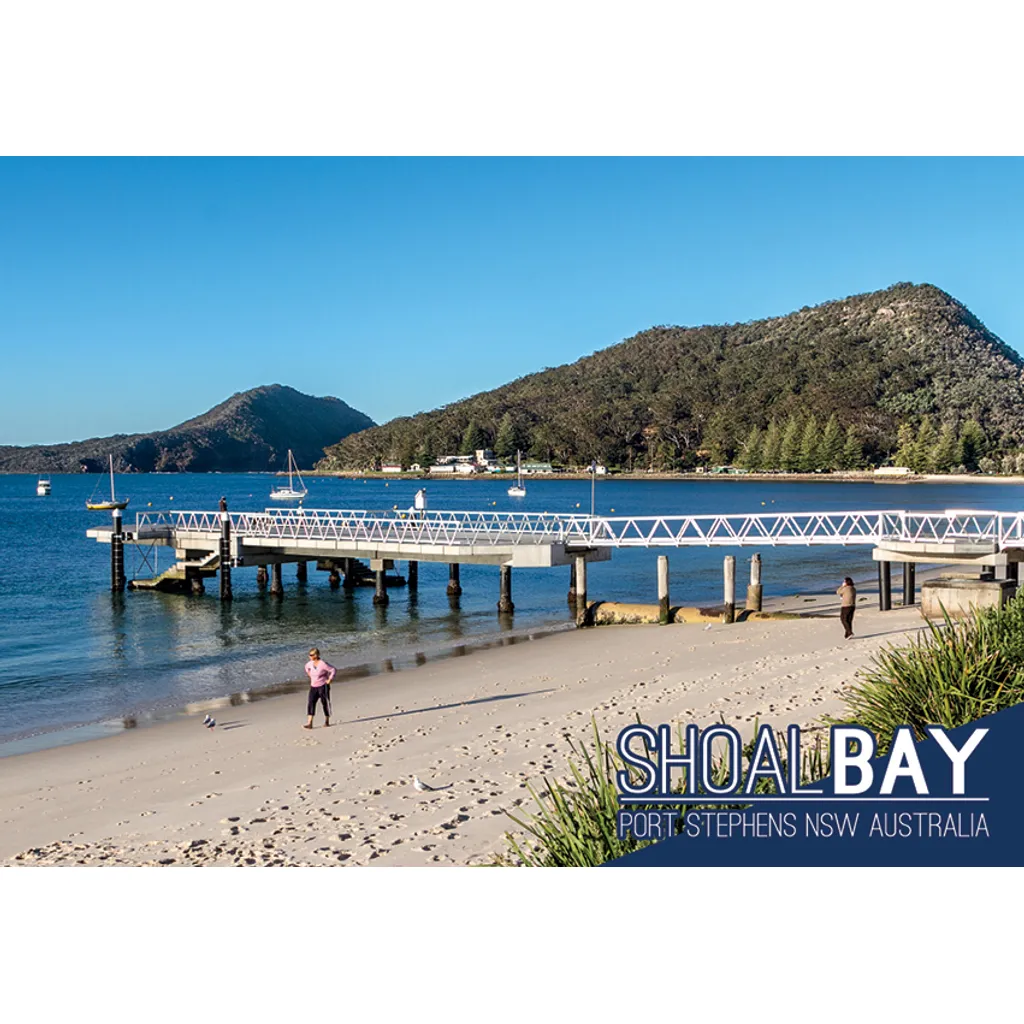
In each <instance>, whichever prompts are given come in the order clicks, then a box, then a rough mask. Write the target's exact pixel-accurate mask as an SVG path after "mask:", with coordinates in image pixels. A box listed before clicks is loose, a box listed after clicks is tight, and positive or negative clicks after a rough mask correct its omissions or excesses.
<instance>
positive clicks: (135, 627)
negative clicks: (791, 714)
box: [0, 474, 1024, 753]
mask: <svg viewBox="0 0 1024 1024" xmlns="http://www.w3.org/2000/svg"><path fill="white" fill-rule="evenodd" d="M274 482H275V478H273V477H270V476H262V475H243V474H237V475H226V474H225V475H219V474H218V475H164V474H144V475H135V476H130V477H120V478H118V491H119V493H120V492H121V491H123V492H124V493H125V494H126V495H128V496H130V497H131V505H130V506H129V509H128V511H127V512H126V525H129V528H130V525H131V524H132V523H133V521H134V513H135V512H137V511H141V510H144V509H146V508H147V507H149V505H150V503H151V504H152V508H153V509H167V508H172V509H173V508H177V509H204V510H205V509H215V508H216V505H217V500H218V499H219V497H220V496H221V495H222V494H223V495H225V496H226V497H227V499H228V502H229V505H230V507H231V509H232V510H234V511H243V510H256V509H262V508H265V507H266V506H267V505H268V504H269V503H270V502H269V499H268V497H267V495H268V494H269V491H270V489H271V486H272V485H273V483H274ZM307 483H308V486H309V489H310V494H309V498H308V499H307V501H306V507H308V508H314V507H321V508H371V509H373V508H376V509H383V508H391V507H392V506H393V505H397V506H398V507H399V508H407V507H408V506H409V505H411V504H412V500H413V495H414V493H415V491H416V489H417V488H418V486H419V482H417V481H412V480H410V481H404V480H394V481H387V482H385V481H382V480H368V481H361V480H336V479H316V478H314V479H310V480H308V481H307ZM35 484H36V478H35V477H34V476H33V477H28V476H0V740H3V739H9V738H11V737H15V736H25V735H28V734H34V733H40V732H45V731H49V730H53V729H66V728H67V727H68V726H72V725H76V724H80V723H98V722H103V721H105V720H111V719H118V720H119V719H120V718H121V717H122V716H130V715H139V714H145V713H147V712H151V711H153V710H154V709H160V708H167V709H170V708H176V707H180V706H182V705H184V704H186V703H189V702H193V701H198V700H202V699H206V698H211V697H219V696H224V695H227V694H231V693H237V692H241V691H246V690H252V689H260V688H264V687H269V686H273V685H274V684H277V683H281V682H285V681H288V680H296V679H302V678H303V676H302V666H303V664H304V662H305V654H306V651H307V649H308V647H309V645H310V644H316V645H318V646H319V647H320V648H321V649H322V650H323V651H324V654H325V656H326V657H327V658H328V659H329V660H330V661H331V662H332V663H333V664H335V665H337V666H339V667H341V666H355V665H363V664H367V663H376V664H381V663H383V662H384V661H385V659H392V660H394V661H396V662H398V663H402V662H403V661H406V660H409V661H411V660H412V659H413V657H414V655H415V654H417V653H421V652H422V653H426V654H428V655H429V654H431V653H432V652H433V653H436V652H440V651H442V650H445V649H450V648H451V647H452V646H455V645H460V644H466V643H483V642H486V641H489V640H490V641H494V640H496V639H498V638H501V637H506V638H507V637H508V636H509V635H516V634H521V633H524V632H530V631H536V630H538V629H545V628H557V627H559V626H566V627H567V626H569V624H570V616H569V610H568V606H567V604H566V591H567V589H568V580H569V570H568V568H560V569H548V570H533V571H530V570H521V571H517V572H516V573H515V576H514V581H513V598H514V601H515V605H516V613H515V617H514V623H513V624H512V625H511V626H510V625H509V623H507V622H499V619H498V616H497V614H496V607H495V606H496V603H497V600H498V570H497V567H492V566H463V567H462V586H463V591H464V593H463V596H462V598H461V601H460V604H459V608H458V610H453V609H452V608H451V606H450V604H449V601H448V598H447V597H446V596H445V585H446V583H447V577H448V569H447V566H446V565H442V564H431V563H428V562H423V563H421V564H420V585H419V593H418V595H415V596H414V595H411V594H409V593H408V591H407V590H406V589H404V588H403V589H393V590H391V592H390V596H391V604H390V605H389V607H388V608H387V609H377V608H374V607H373V605H372V603H371V600H372V596H373V591H372V588H359V589H358V590H356V592H355V593H353V594H351V595H348V594H346V593H345V592H344V591H343V590H340V589H339V590H336V591H332V590H330V589H329V587H328V582H327V574H326V573H322V572H316V571H315V570H314V568H313V565H312V563H311V564H310V572H309V582H308V584H307V585H305V586H299V584H297V583H296V581H295V569H294V567H293V566H285V567H284V579H285V597H284V599H283V600H276V599H274V598H271V597H269V596H268V595H267V594H264V593H260V592H259V591H258V589H257V587H256V570H255V568H250V569H238V570H235V572H234V574H233V576H232V582H233V586H234V595H235V600H234V602H233V603H232V604H231V605H230V606H228V607H222V606H221V604H220V602H219V601H218V599H217V596H216V591H217V587H216V580H213V581H210V582H208V592H207V594H206V595H204V596H201V597H184V596H180V595H172V594H158V593H145V592H139V593H131V592H128V593H126V594H124V595H111V594H110V592H109V573H110V570H109V548H108V547H107V546H106V545H99V544H97V543H96V542H95V541H90V540H87V539H86V537H85V531H86V529H87V528H88V527H89V526H92V525H97V524H106V523H107V522H109V514H108V513H89V512H86V511H85V508H84V503H85V501H86V499H87V498H88V497H89V495H90V493H91V492H92V491H93V488H94V486H95V484H96V477H94V476H55V477H53V493H52V494H51V495H50V497H47V498H40V497H37V496H36V494H35ZM507 487H508V481H507V480H481V481H476V480H474V481H431V482H430V483H429V484H428V488H427V489H428V494H429V500H430V507H431V508H432V509H483V508H498V509H521V510H527V511H536V512H543V511H547V512H576V511H588V510H589V507H590V484H589V482H588V481H557V480H550V481H538V480H530V481H529V482H528V492H529V493H528V497H527V498H525V499H512V498H509V497H508V496H507V495H506V493H505V489H506V488H507ZM762 503H763V505H762ZM882 508H912V509H943V508H990V509H1006V510H1016V509H1020V508H1024V488H1022V487H1017V486H996V485H989V486H986V485H974V486H969V485H959V486H947V485H936V484H898V485H897V484H872V483H864V484H838V483H807V484H793V483H787V484H783V483H778V484H766V483H762V482H755V481H680V482H665V481H651V482H634V481H616V480H599V481H598V483H597V511H598V512H599V513H604V514H610V513H611V512H612V510H614V512H615V513H616V514H623V515H625V514H638V515H639V514H653V513H701V512H758V511H799V510H811V509H813V510H828V509H882ZM725 553H726V550H724V549H717V548H716V549H683V550H681V551H677V552H669V555H670V563H671V572H672V600H673V603H683V604H700V603H714V602H719V601H721V564H722V556H723V555H724V554H725ZM733 553H734V554H736V555H737V559H738V561H739V563H740V564H739V565H738V567H737V582H738V585H739V587H738V589H740V592H742V588H743V586H744V585H745V581H746V572H747V569H746V562H747V559H748V558H749V556H750V554H751V553H752V550H751V549H736V550H735V551H734V552H733ZM761 555H762V558H763V560H764V583H765V593H766V595H783V594H789V593H795V592H798V591H804V590H813V589H820V588H822V587H824V586H835V585H836V582H835V581H836V578H837V577H842V576H844V575H852V576H854V577H861V576H863V577H870V576H871V575H872V574H873V564H872V562H871V552H870V548H867V547H865V548H848V549H839V548H819V549H762V550H761ZM656 556H657V551H654V550H651V551H627V552H619V553H616V554H615V555H614V557H613V559H612V561H611V562H607V563H599V564H595V565H593V566H591V568H590V580H589V587H588V590H589V592H590V596H591V597H592V598H594V599H597V598H601V599H606V600H619V601H648V602H653V601H655V600H656V577H655V562H656ZM172 561H173V552H172V551H170V550H168V549H163V550H162V552H161V553H160V568H161V569H163V568H167V567H168V566H169V565H170V564H171V562H172ZM125 569H126V572H127V574H128V576H129V578H130V577H131V576H132V574H133V571H136V572H137V574H138V575H140V576H147V575H151V573H150V572H148V571H147V570H146V569H145V568H144V567H142V566H141V565H139V564H138V562H137V556H136V553H135V549H134V548H133V547H132V546H127V547H126V549H125ZM400 569H401V570H402V571H404V566H401V567H400ZM510 631H511V633H510ZM360 685H374V686H387V685H388V676H387V675H386V674H381V675H376V676H373V677H371V678H369V679H367V680H365V681H364V682H363V683H361V684H360ZM111 727H112V726H111ZM118 727H120V726H118ZM95 732H96V730H95V729H93V730H91V731H90V730H88V729H87V730H78V731H77V733H76V732H74V731H73V732H69V733H66V734H65V735H64V736H63V737H59V736H52V737H50V738H49V739H48V740H47V742H63V741H65V740H67V739H68V738H74V737H75V736H76V735H83V736H84V735H93V734H95ZM18 746H21V745H18ZM14 749H15V747H12V746H10V745H8V746H7V747H5V748H3V749H2V750H0V753H9V752H13V750H14Z"/></svg>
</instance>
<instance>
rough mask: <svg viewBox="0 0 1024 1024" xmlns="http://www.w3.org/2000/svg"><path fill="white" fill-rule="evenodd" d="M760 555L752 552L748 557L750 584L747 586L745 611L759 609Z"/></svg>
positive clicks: (760, 592) (756, 610) (760, 595)
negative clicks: (749, 557)
mask: <svg viewBox="0 0 1024 1024" xmlns="http://www.w3.org/2000/svg"><path fill="white" fill-rule="evenodd" d="M762 593H763V591H762V590H761V556H760V554H754V555H753V556H752V557H751V559H750V586H749V587H747V611H748V612H759V611H760V610H761V598H762Z"/></svg>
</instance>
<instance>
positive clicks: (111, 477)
mask: <svg viewBox="0 0 1024 1024" xmlns="http://www.w3.org/2000/svg"><path fill="white" fill-rule="evenodd" d="M107 458H108V459H109V460H110V500H111V501H116V500H117V499H116V498H115V497H114V456H113V455H108V456H107Z"/></svg>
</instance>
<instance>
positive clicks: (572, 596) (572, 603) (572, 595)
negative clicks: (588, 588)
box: [567, 562, 576, 608]
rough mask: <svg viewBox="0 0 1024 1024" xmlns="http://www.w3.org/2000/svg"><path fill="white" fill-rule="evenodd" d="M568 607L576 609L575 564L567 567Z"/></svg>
mask: <svg viewBox="0 0 1024 1024" xmlns="http://www.w3.org/2000/svg"><path fill="white" fill-rule="evenodd" d="M567 598H568V601H569V607H570V608H575V607H576V563H575V562H573V563H572V565H570V566H569V593H568V595H567Z"/></svg>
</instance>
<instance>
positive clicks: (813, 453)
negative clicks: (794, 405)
mask: <svg viewBox="0 0 1024 1024" xmlns="http://www.w3.org/2000/svg"><path fill="white" fill-rule="evenodd" d="M820 452H821V434H820V433H819V432H818V421H817V419H816V418H815V417H814V416H812V417H811V418H810V419H809V420H808V421H807V423H806V424H805V426H804V431H803V436H802V438H801V440H800V468H801V469H802V470H803V471H804V472H805V473H813V472H814V471H815V470H817V469H820V468H821V454H820Z"/></svg>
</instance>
